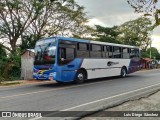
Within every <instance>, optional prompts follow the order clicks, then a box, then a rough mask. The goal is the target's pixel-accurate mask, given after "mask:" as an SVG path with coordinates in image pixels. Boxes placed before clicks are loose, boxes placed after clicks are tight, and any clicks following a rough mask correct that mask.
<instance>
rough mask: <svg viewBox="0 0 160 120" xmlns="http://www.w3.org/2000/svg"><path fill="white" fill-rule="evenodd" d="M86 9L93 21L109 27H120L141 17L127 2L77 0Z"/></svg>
mask: <svg viewBox="0 0 160 120" xmlns="http://www.w3.org/2000/svg"><path fill="white" fill-rule="evenodd" d="M76 1H77V2H78V4H80V5H83V6H84V7H85V8H86V12H88V15H89V16H90V17H91V18H92V19H97V20H98V21H101V22H102V23H104V24H105V25H107V26H114V25H120V24H122V23H124V22H127V21H129V20H133V19H136V18H137V17H139V16H140V15H138V14H136V13H134V9H133V8H131V6H130V5H128V3H127V0H98V1H93V0H76Z"/></svg>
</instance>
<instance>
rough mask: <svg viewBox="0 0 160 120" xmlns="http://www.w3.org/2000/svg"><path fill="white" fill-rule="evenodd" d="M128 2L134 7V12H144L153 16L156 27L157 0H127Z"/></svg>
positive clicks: (157, 14) (157, 23)
mask: <svg viewBox="0 0 160 120" xmlns="http://www.w3.org/2000/svg"><path fill="white" fill-rule="evenodd" d="M127 2H128V4H130V5H131V7H132V8H134V9H135V12H138V13H144V16H154V18H155V21H156V22H155V24H154V26H153V28H154V27H156V26H158V25H160V17H159V16H160V9H159V8H157V7H158V6H157V3H158V0H127Z"/></svg>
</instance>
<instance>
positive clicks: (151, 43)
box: [150, 39, 152, 58]
mask: <svg viewBox="0 0 160 120" xmlns="http://www.w3.org/2000/svg"><path fill="white" fill-rule="evenodd" d="M151 44H152V40H151V39H150V58H152V51H151Z"/></svg>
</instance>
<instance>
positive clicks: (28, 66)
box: [21, 51, 34, 80]
mask: <svg viewBox="0 0 160 120" xmlns="http://www.w3.org/2000/svg"><path fill="white" fill-rule="evenodd" d="M30 54H31V51H26V52H24V53H23V54H22V56H21V79H25V80H28V79H33V77H32V73H33V61H34V58H33V57H31V56H30Z"/></svg>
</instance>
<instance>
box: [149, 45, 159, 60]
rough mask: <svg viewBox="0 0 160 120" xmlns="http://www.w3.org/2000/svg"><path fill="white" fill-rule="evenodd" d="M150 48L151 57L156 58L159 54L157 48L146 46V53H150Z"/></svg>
mask: <svg viewBox="0 0 160 120" xmlns="http://www.w3.org/2000/svg"><path fill="white" fill-rule="evenodd" d="M150 50H151V55H152V56H151V57H152V58H158V57H159V56H160V54H159V52H158V50H157V48H155V47H151V48H148V49H147V53H148V54H149V53H150Z"/></svg>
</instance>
